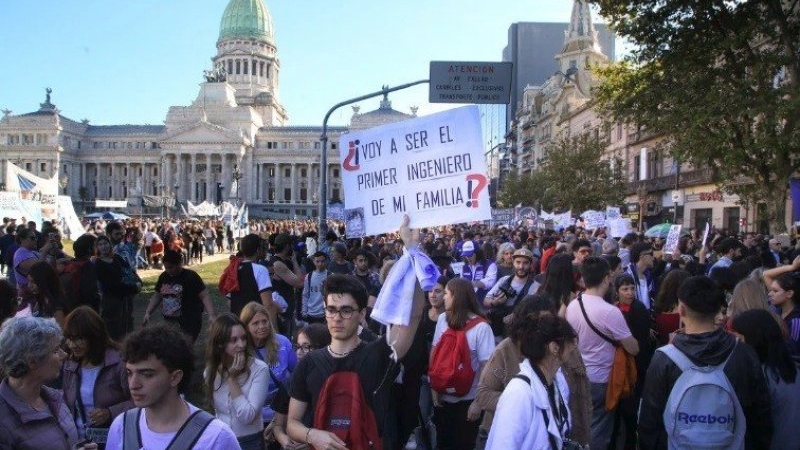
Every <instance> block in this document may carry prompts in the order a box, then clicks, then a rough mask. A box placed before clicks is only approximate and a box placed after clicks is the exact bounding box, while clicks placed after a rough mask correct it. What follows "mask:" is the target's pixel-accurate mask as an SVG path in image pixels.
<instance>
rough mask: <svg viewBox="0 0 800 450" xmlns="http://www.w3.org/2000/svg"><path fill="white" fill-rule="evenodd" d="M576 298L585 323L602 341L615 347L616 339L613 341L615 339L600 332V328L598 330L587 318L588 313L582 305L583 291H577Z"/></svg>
mask: <svg viewBox="0 0 800 450" xmlns="http://www.w3.org/2000/svg"><path fill="white" fill-rule="evenodd" d="M577 300H578V305H580V307H581V312H582V313H583V318H584V319H586V324H587V325H589V328H591V329H592V331H594V332H595V333H597V335H598V336H600V337H601V338H603V340H604V341H606V342H608V343H610V344H611V345H613V346H614V347H616V346H617V341H615V340H613V339H611V338H610V337H608V336H606V335H605V334H603V333H601V332H600V330H598V329H597V327H595V326H594V324H593V323H592V321H591V320H589V315H588V314H586V308H584V306H583V293H579V294H578V299H577Z"/></svg>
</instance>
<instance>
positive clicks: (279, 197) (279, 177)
mask: <svg viewBox="0 0 800 450" xmlns="http://www.w3.org/2000/svg"><path fill="white" fill-rule="evenodd" d="M281 183H283V172H281V163H279V162H276V163H275V203H281V202H283V186H282V185H281Z"/></svg>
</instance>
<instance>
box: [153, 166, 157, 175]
mask: <svg viewBox="0 0 800 450" xmlns="http://www.w3.org/2000/svg"><path fill="white" fill-rule="evenodd" d="M153 176H154V177H157V176H158V166H153Z"/></svg>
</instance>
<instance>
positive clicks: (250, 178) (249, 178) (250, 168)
mask: <svg viewBox="0 0 800 450" xmlns="http://www.w3.org/2000/svg"><path fill="white" fill-rule="evenodd" d="M255 170H256V168H255V164H254V163H253V149H250V151H249V152H247V166H246V167H245V171H244V179H245V181H246V182H247V190H246V191H245V192H247V197H246V198H247V200H245V202H250V201H251V200H252V199H253V198H255V189H256V183H255V174H254V173H253V172H255ZM248 172H249V173H248Z"/></svg>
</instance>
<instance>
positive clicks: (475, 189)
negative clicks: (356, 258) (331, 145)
mask: <svg viewBox="0 0 800 450" xmlns="http://www.w3.org/2000/svg"><path fill="white" fill-rule="evenodd" d="M339 145H340V152H341V161H342V169H343V171H342V184H343V185H344V193H345V212H344V214H345V217H346V218H349V219H352V220H356V219H358V218H359V217H363V221H364V224H363V226H356V224H355V223H353V224H352V226H356V228H360V229H363V230H364V234H365V235H368V236H372V235H376V234H380V233H386V232H389V231H394V230H396V229H397V227H398V226H399V225H400V223H401V222H402V217H403V214H408V215H409V217H410V218H411V227H413V228H421V227H429V226H437V225H448V224H453V223H461V222H475V221H483V220H489V219H491V217H492V212H491V208H490V206H489V190H488V184H489V179H488V178H487V177H486V161H485V159H484V156H483V141H482V138H481V125H480V116H479V114H478V107H477V106H474V105H473V106H465V107H462V108H456V109H451V110H449V111H444V112H441V113H438V114H432V115H430V116H425V117H420V118H417V119H412V120H407V121H403V122H398V123H392V124H388V125H384V126H380V127H377V128H372V129H369V130H364V131H360V132H357V133H350V134H345V135H343V136H342V137H341V138H340V141H339ZM348 211H351V212H349V213H348Z"/></svg>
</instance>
